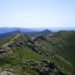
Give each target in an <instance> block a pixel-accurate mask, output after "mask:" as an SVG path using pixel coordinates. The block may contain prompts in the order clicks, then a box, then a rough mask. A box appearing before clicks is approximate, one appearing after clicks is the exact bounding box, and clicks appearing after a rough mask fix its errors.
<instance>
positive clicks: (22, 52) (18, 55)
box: [0, 33, 73, 75]
mask: <svg viewBox="0 0 75 75" xmlns="http://www.w3.org/2000/svg"><path fill="white" fill-rule="evenodd" d="M4 40H8V41H4V42H3V43H1V42H0V45H1V49H0V50H1V51H0V52H1V53H0V67H1V72H0V73H1V75H2V74H3V73H9V74H10V73H12V74H13V73H14V75H73V74H72V65H70V64H68V63H66V62H65V61H64V60H61V59H60V58H58V57H57V56H55V54H52V51H48V50H47V49H46V48H45V49H43V47H41V46H40V44H38V43H37V42H34V41H33V40H32V39H30V38H29V37H28V36H27V35H25V34H22V33H21V34H20V33H19V34H16V35H12V36H11V38H10V39H8V38H6V39H4ZM2 41H3V40H2ZM41 42H42V41H41ZM7 47H8V48H10V51H11V53H10V52H9V50H8V49H7ZM44 47H45V46H44ZM2 50H4V51H3V52H2ZM5 50H6V51H5ZM48 53H51V54H52V55H51V54H48ZM12 74H10V75H12Z"/></svg>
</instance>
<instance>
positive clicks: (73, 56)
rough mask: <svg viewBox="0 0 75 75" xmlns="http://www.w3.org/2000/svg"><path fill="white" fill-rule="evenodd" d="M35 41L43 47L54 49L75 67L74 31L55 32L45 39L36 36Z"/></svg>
mask: <svg viewBox="0 0 75 75" xmlns="http://www.w3.org/2000/svg"><path fill="white" fill-rule="evenodd" d="M36 41H37V42H38V43H39V44H40V46H41V47H42V48H43V49H47V50H52V51H54V52H55V53H56V54H58V55H59V56H62V57H63V58H65V60H67V61H69V62H70V63H72V65H73V66H74V67H75V31H59V32H55V33H53V34H52V35H49V37H47V38H46V39H43V38H40V37H37V40H36ZM74 67H73V68H74ZM74 70H75V68H74Z"/></svg>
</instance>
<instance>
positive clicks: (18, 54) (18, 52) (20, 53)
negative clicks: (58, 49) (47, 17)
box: [0, 36, 72, 75]
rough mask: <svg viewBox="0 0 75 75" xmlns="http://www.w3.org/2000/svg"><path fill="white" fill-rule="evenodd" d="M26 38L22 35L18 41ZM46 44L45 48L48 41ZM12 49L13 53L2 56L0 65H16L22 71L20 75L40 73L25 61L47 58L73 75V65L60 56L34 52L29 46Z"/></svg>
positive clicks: (68, 74)
mask: <svg viewBox="0 0 75 75" xmlns="http://www.w3.org/2000/svg"><path fill="white" fill-rule="evenodd" d="M26 38H27V37H24V36H21V37H19V38H18V39H17V41H21V40H23V39H24V40H25V39H26ZM26 40H27V39H26ZM8 41H9V40H8ZM8 41H7V39H6V41H3V43H1V42H0V45H2V44H4V43H6V42H8ZM41 43H43V41H41ZM41 43H40V44H41ZM44 44H45V46H44V48H45V47H47V42H45V43H44ZM48 45H49V44H48ZM47 48H48V49H49V48H51V47H50V46H49V47H47ZM12 50H13V53H12V54H11V55H10V56H9V57H4V58H0V67H3V68H11V67H15V68H16V69H18V70H20V72H21V74H20V73H19V74H20V75H38V73H37V72H35V71H34V70H32V69H30V67H29V66H28V65H26V64H24V63H23V61H37V60H38V61H41V60H45V59H46V60H50V61H54V62H55V63H56V64H57V65H58V66H60V67H61V68H63V69H64V70H65V72H66V73H67V75H72V66H71V65H69V64H67V63H66V62H65V61H63V60H61V59H60V58H57V57H48V56H43V55H39V54H37V53H35V52H33V51H32V50H30V49H29V48H17V47H14V48H12ZM5 58H6V59H5Z"/></svg>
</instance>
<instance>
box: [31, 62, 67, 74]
mask: <svg viewBox="0 0 75 75" xmlns="http://www.w3.org/2000/svg"><path fill="white" fill-rule="evenodd" d="M30 67H31V68H32V69H33V70H35V71H37V72H39V74H40V75H66V74H65V72H64V71H63V70H61V69H60V68H58V67H57V66H56V64H55V63H54V62H50V61H41V62H39V61H35V62H32V63H31V64H30Z"/></svg>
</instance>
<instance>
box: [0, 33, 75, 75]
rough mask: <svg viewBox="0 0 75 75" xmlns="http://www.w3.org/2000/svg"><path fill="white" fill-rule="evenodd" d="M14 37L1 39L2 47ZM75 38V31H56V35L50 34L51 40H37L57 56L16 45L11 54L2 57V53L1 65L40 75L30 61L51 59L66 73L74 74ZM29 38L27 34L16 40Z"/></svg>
mask: <svg viewBox="0 0 75 75" xmlns="http://www.w3.org/2000/svg"><path fill="white" fill-rule="evenodd" d="M12 38H13V37H12V36H11V37H9V38H6V39H4V40H1V41H0V47H1V46H2V45H3V44H5V43H7V42H9V41H10V40H11V39H12ZM74 38H75V35H74V32H61V33H58V34H56V33H55V34H54V35H52V36H50V37H49V42H48V41H47V40H42V39H40V38H39V39H37V40H36V42H37V43H38V44H39V46H41V47H42V49H44V50H48V51H54V52H55V53H56V54H57V56H46V55H40V54H38V53H36V52H34V51H33V50H32V49H31V48H28V47H25V48H23V47H16V46H14V47H12V48H11V50H12V53H11V54H7V55H6V56H4V57H1V56H2V54H1V55H0V67H1V68H9V69H11V68H14V69H17V70H18V72H19V75H39V73H38V72H37V71H35V70H33V69H31V68H30V66H29V65H30V62H33V61H34V62H35V61H43V60H49V61H51V62H54V63H55V64H56V65H57V66H59V67H60V68H61V69H63V70H64V71H65V73H66V75H73V65H74V63H75V62H74V57H75V55H74V53H75V52H74V49H75V47H74V41H75V39H74ZM28 39H29V38H28V37H27V36H26V35H23V36H22V35H21V36H19V37H18V38H17V39H16V40H14V41H16V42H20V41H25V40H28ZM71 53H72V54H73V55H72V54H71ZM66 54H67V55H66ZM69 61H70V62H69ZM71 63H72V64H71Z"/></svg>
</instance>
